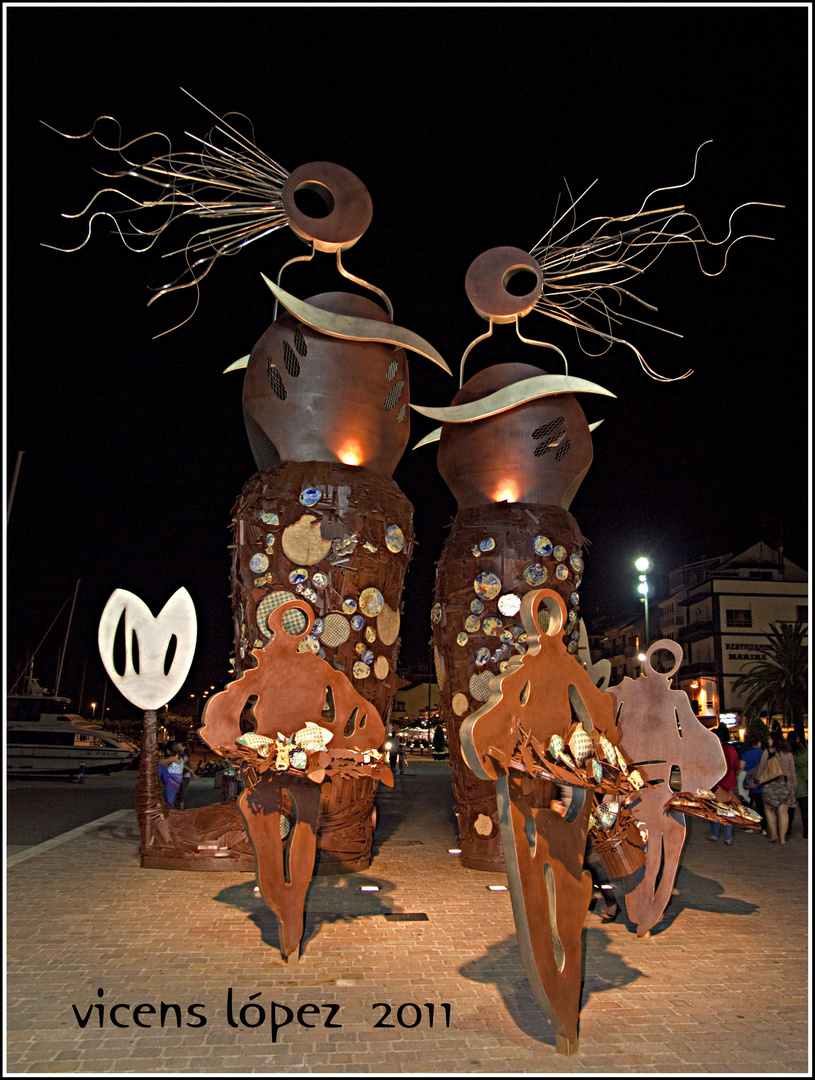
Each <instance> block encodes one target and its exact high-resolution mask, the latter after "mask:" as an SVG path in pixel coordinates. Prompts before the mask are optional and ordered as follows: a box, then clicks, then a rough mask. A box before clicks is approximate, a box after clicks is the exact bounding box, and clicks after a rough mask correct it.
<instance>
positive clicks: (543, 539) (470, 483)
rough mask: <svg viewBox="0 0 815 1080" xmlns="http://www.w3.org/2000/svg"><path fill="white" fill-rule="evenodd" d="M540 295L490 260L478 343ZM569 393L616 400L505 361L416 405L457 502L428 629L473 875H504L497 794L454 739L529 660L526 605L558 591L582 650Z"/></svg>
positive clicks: (584, 456) (579, 466)
mask: <svg viewBox="0 0 815 1080" xmlns="http://www.w3.org/2000/svg"><path fill="white" fill-rule="evenodd" d="M519 267H520V268H523V269H525V270H526V271H527V272H529V273H530V274H533V275H534V276H535V279H536V280H537V286H536V289H535V290H533V292H532V294H530V295H527V296H522V297H516V296H513V295H512V294H510V293H509V292H508V291H507V289H506V285H505V283H506V282H507V280H508V275H511V273H512V271H513V270H514V269H516V268H519ZM540 285H541V272H540V270H539V268H538V267H537V266H536V264H535V263H534V262H533V260H532V259H531V258H530V256H528V255H526V254H525V253H524V252H523V251H520V250H519V249H516V248H496V249H494V250H492V251H489V252H485V253H484V254H483V255H481V256H479V258H478V259H476V260H475V262H474V263H473V265H472V266H471V267H470V270H469V271H468V273H467V278H466V282H465V287H466V290H467V295H468V297H469V299H470V302H471V303H472V305H473V307H474V308H475V310H476V311H477V312H478V313H479V314H480V315H481V316H482V317H484V318H487V319H489V320H490V330H489V334H488V335H487V336H489V335H491V334H492V324H493V323H497V324H501V323H509V322H513V323H515V324H516V326H517V320H518V319H519V318H520V317H522V316H523V315H525V314H527V313H528V312H529V310H531V307H532V304H533V302H534V296H535V295H537V291H539V289H540ZM474 344H475V343H474ZM510 345H511V343H510ZM471 347H472V346H471ZM469 351H470V350H469V349H468V350H467V352H469ZM556 351H558V350H556ZM466 357H467V353H465V356H464V358H463V360H462V377H463V366H464V359H466ZM578 392H584V393H593V394H605V395H608V396H613V395H611V394H609V391H607V390H604V389H603V388H602V387H600V386H597V385H596V384H595V383H591V382H587V381H586V380H584V379H576V378H573V377H570V376H568V375H552V374H547V373H546V372H544V371H542V370H541V369H540V368H537V367H533V366H531V365H529V364H519V363H503V364H500V365H497V366H493V367H489V368H486V369H485V370H484V371H481V372H479V373H478V374H477V375H475V376H473V378H471V379H469V380H468V381H467V382H466V383H465V384H464V385H463V386H462V388H461V389H460V390H459V392H458V393H457V394H456V396H455V398H454V399H453V402H452V404H451V405H450V406H449V407H448V408H443V409H431V408H425V407H420V406H413V407H414V408H415V409H416V410H417V411H419V412H422V413H424V414H425V415H428V416H430V417H432V418H434V419H440V420H443V421H444V423H443V424H442V427H441V429H440V431H439V452H438V468H439V472H440V473H441V475H442V477H443V478H444V480H445V482H446V483H447V485H448V487H449V488H450V489H451V491H452V492H453V494H454V495H455V497H456V502H457V504H458V514H457V516H456V519H455V522H454V524H453V528H452V530H451V532H450V535H449V537H448V539H447V542H446V544H445V547H444V551H443V552H442V556H441V559H440V560H439V564H438V573H437V579H436V602H435V606H434V607H433V610H432V613H431V618H432V624H433V640H434V645H435V649H436V662H437V675H438V679H439V689H440V694H441V712H442V715H443V716H444V718H445V721H446V726H447V738H448V743H449V745H450V747H451V755H450V757H451V762H452V765H453V778H454V791H455V797H456V814H457V818H458V823H459V837H460V843H461V849H462V854H461V861H462V863H463V864H464V865H465V866H469V867H472V868H475V869H484V870H502V869H503V868H504V861H503V855H502V851H501V839H500V831H499V828H498V813H497V809H496V806H495V793H494V790H493V788H492V785H491V784H485V783H484V782H483V780H481V779H479V778H478V777H476V776H475V775H474V774H473V773H472V772H471V771H470V770H469V769H467V768H466V767H465V766H464V764H463V761H462V760H461V757H460V755H459V753H458V747H459V734H458V732H459V727H460V725H461V722H462V720H463V719H464V717H465V716H466V715H467V713H469V712H470V711H472V709H474V708H477V707H478V703H479V702H483V701H485V700H486V698H487V695H488V683H489V679H490V676H491V675H493V674H496V673H498V672H499V671H501V670H503V669H505V667H506V665H507V663H508V662H509V659H510V658H511V657H512V656H514V655H517V654H519V653H523V651H524V650H525V648H526V645H525V640H526V633H525V631H524V629H523V627H522V626H521V625H520V623H519V619H518V611H519V609H520V606H521V598H522V597H523V595H524V594H525V593H527V592H529V591H530V590H531V589H535V588H539V587H540V586H542V585H544V584H546V585H547V587H549V588H552V589H555V590H556V591H557V592H559V593H560V595H561V596H562V597H563V599H564V601H565V602H566V605H567V609H568V611H569V615H568V617H567V619H566V621H565V623H564V627H563V631H564V635H565V636H567V637H568V641H569V648H570V649H571V650H572V652H574V651H575V650H576V648H577V638H578V612H579V592H578V590H579V589H580V586H581V583H582V579H583V536H582V533H581V531H580V528H579V526H578V524H577V522H576V521H575V519H574V517H572V515H571V513H570V512H569V506H570V504H571V501H572V499H573V497H574V495H575V492H576V491H577V489H578V487H579V485H580V482H581V481H582V479H583V477H584V476H585V475H586V472H587V471H588V468H589V466H590V464H591V460H592V441H591V427H592V426H596V425H592V426H590V425H589V424H588V422H587V421H586V418H585V415H584V414H583V410H582V409H581V407H580V405H579V404H578V402H577V399H576V397H575V396H574V395H575V393H578ZM425 441H426V440H425Z"/></svg>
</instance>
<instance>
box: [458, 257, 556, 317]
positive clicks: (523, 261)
mask: <svg viewBox="0 0 815 1080" xmlns="http://www.w3.org/2000/svg"><path fill="white" fill-rule="evenodd" d="M521 270H524V271H526V270H528V271H529V272H530V273H532V274H534V275H535V279H536V282H537V284H536V285H535V287H534V288H533V289H532V290H531V291H530V292H528V293H526V295H525V296H513V295H512V293H510V292H508V291H507V287H506V286H507V282H508V281H509V280H510V278H511V277H512V276H513V275H514V274H515V273H517V272H518V271H521ZM464 288H465V289H466V291H467V298H468V300H469V301H470V303H471V304H472V305H473V307H474V308H475V310H476V311H477V312H478V314H479V315H480V316H481V317H482V318H483V319H492V320H493V322H497V323H507V322H512V321H513V320H514V319H515V318H516V316H519V315H526V314H528V313H529V312H530V311H531V310H532V308H533V307H534V306H535V301H536V300H537V299H538V297H539V296H540V294H541V290H542V288H543V273H542V271H541V268H540V267H539V266H538V264H537V263H536V262H535V260H534V259H533V258H532V256H531V255H529V254H527V252H525V251H522V250H521V248H516V247H496V248H490V250H489V251H485V252H484V253H483V254H482V255H479V256H478V258H477V259H474V260H473V262H472V263H471V264H470V269H469V270H468V271H467V276H466V278H465V279H464Z"/></svg>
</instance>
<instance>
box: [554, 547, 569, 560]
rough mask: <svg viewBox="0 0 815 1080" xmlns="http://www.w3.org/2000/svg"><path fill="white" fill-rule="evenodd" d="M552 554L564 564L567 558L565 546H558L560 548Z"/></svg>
mask: <svg viewBox="0 0 815 1080" xmlns="http://www.w3.org/2000/svg"><path fill="white" fill-rule="evenodd" d="M552 554H553V555H554V557H555V558H556V559H557V561H558V562H563V560H564V559H565V558H566V548H565V547H564V546H563V544H558V546H557V547H556V548H555V549H554V550H553V551H552Z"/></svg>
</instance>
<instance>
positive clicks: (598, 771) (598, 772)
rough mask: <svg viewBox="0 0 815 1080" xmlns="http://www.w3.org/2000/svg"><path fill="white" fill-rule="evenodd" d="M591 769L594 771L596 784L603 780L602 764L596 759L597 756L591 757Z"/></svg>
mask: <svg viewBox="0 0 815 1080" xmlns="http://www.w3.org/2000/svg"><path fill="white" fill-rule="evenodd" d="M591 771H592V772H593V773H594V779H595V780H596V781H597V783H598V784H600V783H602V781H603V766H602V765H601V764H600V762H599V761H598V760H597V758H592V759H591Z"/></svg>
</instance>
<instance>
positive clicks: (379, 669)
mask: <svg viewBox="0 0 815 1080" xmlns="http://www.w3.org/2000/svg"><path fill="white" fill-rule="evenodd" d="M390 669H391V666H390V664H389V663H388V658H387V657H386V656H377V658H376V660H375V661H374V675H376V677H377V679H387V677H388V673H389V671H390Z"/></svg>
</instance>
